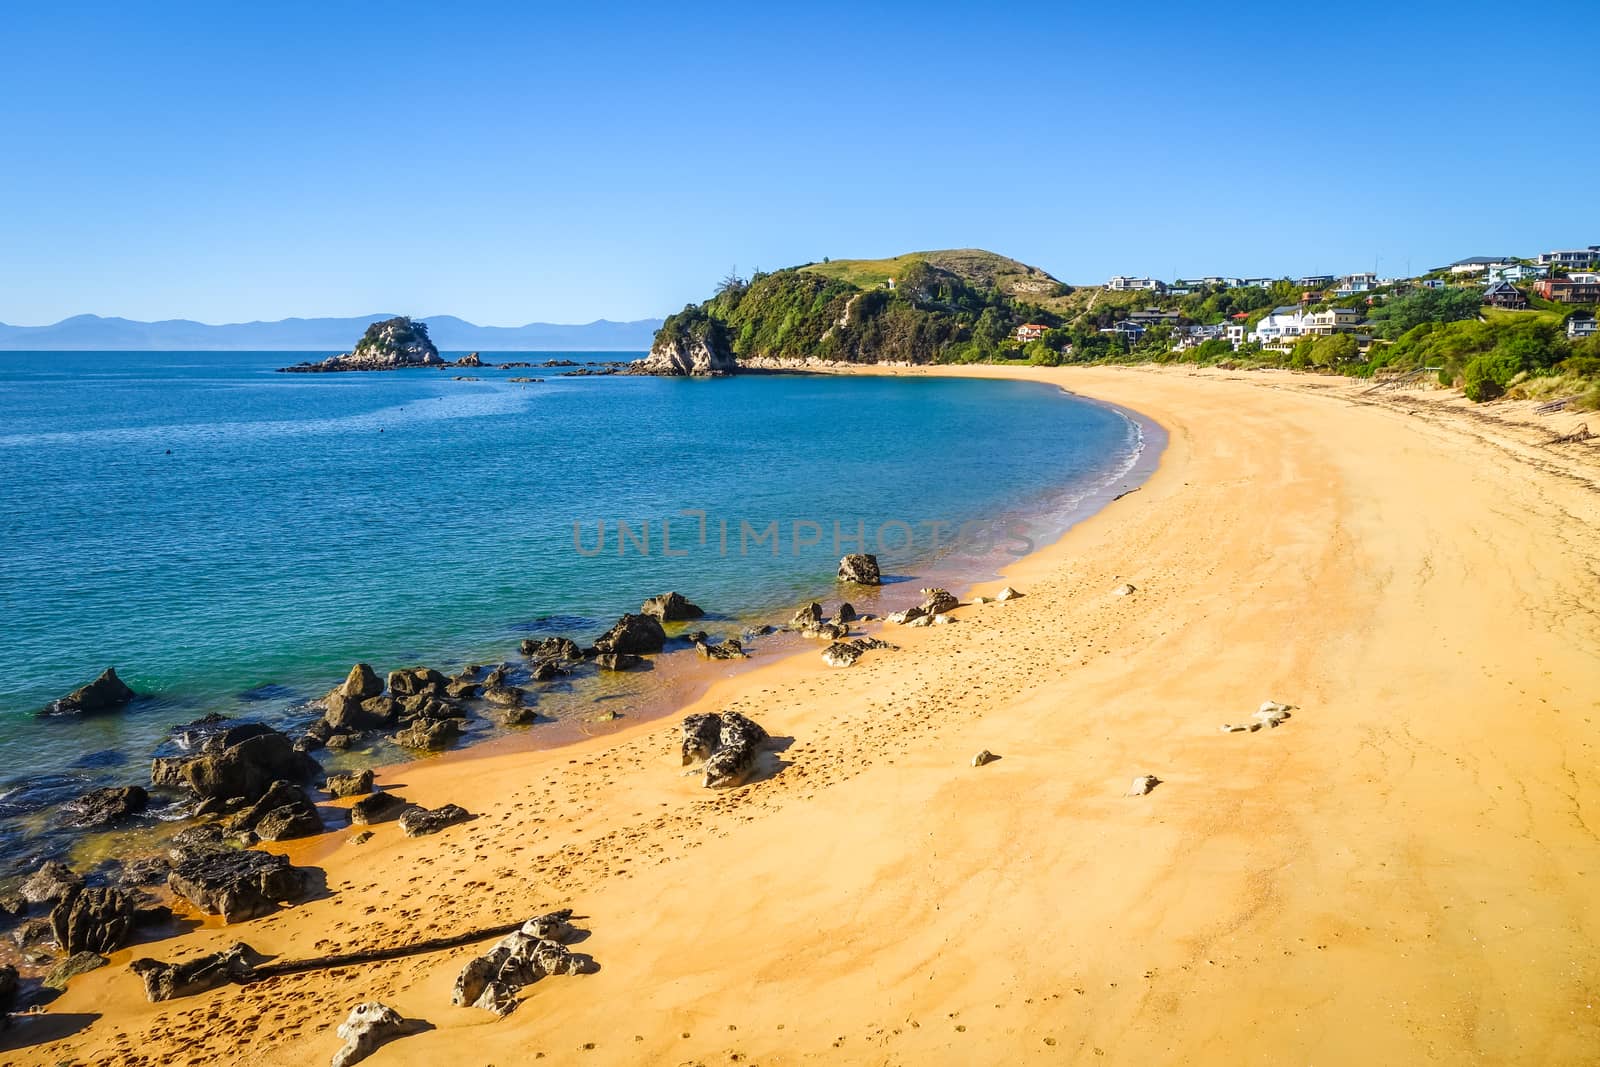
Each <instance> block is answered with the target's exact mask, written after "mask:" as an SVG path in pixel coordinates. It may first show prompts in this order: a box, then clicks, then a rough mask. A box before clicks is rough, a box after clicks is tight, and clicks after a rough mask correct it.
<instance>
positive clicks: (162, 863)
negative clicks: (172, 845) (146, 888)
mask: <svg viewBox="0 0 1600 1067" xmlns="http://www.w3.org/2000/svg"><path fill="white" fill-rule="evenodd" d="M171 869H172V863H171V862H170V861H169V860H168V859H167V858H166V857H165V856H141V857H139V858H138V859H134V860H124V861H123V864H122V871H121V873H120V874H118V875H117V884H118V885H124V886H142V885H157V884H159V883H161V882H165V881H166V880H167V872H168V871H169V870H171Z"/></svg>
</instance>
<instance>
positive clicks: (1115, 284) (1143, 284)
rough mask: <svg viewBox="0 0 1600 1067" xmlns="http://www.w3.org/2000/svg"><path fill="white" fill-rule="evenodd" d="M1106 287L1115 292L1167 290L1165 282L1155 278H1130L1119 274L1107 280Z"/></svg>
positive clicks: (1157, 291) (1156, 291) (1155, 291)
mask: <svg viewBox="0 0 1600 1067" xmlns="http://www.w3.org/2000/svg"><path fill="white" fill-rule="evenodd" d="M1106 288H1107V289H1109V290H1110V291H1111V292H1113V293H1139V292H1151V293H1159V292H1163V291H1165V289H1166V288H1167V287H1166V285H1165V283H1163V282H1158V281H1156V280H1155V279H1154V278H1129V277H1126V276H1124V275H1121V274H1119V275H1117V276H1116V277H1115V278H1112V279H1111V280H1110V281H1109V282H1106Z"/></svg>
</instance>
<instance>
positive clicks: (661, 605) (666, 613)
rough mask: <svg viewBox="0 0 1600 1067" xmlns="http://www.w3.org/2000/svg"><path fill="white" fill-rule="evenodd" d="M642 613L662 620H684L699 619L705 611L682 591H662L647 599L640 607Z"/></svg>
mask: <svg viewBox="0 0 1600 1067" xmlns="http://www.w3.org/2000/svg"><path fill="white" fill-rule="evenodd" d="M639 612H640V614H642V615H653V616H655V617H656V618H658V619H660V620H661V621H662V622H683V621H685V620H688V619H698V618H700V616H702V615H704V614H705V612H704V611H701V610H700V607H699V605H697V604H691V603H689V601H688V600H687V599H685V597H684V596H683V594H682V593H662V594H661V595H660V596H653V597H651V598H650V599H649V600H646V601H645V602H644V604H642V605H641V606H640V608H639Z"/></svg>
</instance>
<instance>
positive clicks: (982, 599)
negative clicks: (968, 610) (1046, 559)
mask: <svg viewBox="0 0 1600 1067" xmlns="http://www.w3.org/2000/svg"><path fill="white" fill-rule="evenodd" d="M1130 588H1131V587H1130ZM1021 596H1022V594H1021V593H1019V592H1017V591H1016V590H1015V589H1013V588H1011V587H1010V586H1009V585H1008V586H1006V587H1005V588H1004V589H1002V590H1000V592H998V593H996V594H995V595H994V596H975V597H973V598H972V602H973V603H974V604H1003V603H1005V602H1006V601H1007V600H1016V599H1017V598H1019V597H1021Z"/></svg>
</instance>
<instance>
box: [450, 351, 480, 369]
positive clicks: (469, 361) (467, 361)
mask: <svg viewBox="0 0 1600 1067" xmlns="http://www.w3.org/2000/svg"><path fill="white" fill-rule="evenodd" d="M456 366H458V367H481V366H483V360H481V359H479V358H478V353H476V352H468V353H467V354H466V355H464V356H462V357H461V358H460V359H458V360H456Z"/></svg>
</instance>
